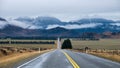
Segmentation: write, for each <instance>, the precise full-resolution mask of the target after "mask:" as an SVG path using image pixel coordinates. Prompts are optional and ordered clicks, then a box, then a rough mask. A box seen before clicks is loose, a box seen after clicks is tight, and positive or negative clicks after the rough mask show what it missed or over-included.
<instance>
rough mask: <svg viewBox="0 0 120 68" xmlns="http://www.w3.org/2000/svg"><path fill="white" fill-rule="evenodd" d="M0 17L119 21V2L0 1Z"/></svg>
mask: <svg viewBox="0 0 120 68" xmlns="http://www.w3.org/2000/svg"><path fill="white" fill-rule="evenodd" d="M0 16H2V17H19V16H30V17H31V16H53V17H57V18H59V19H61V20H63V21H69V20H76V19H79V18H83V17H89V16H91V17H105V18H111V19H120V0H0Z"/></svg>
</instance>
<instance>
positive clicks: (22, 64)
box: [17, 55, 41, 68]
mask: <svg viewBox="0 0 120 68" xmlns="http://www.w3.org/2000/svg"><path fill="white" fill-rule="evenodd" d="M40 57H41V55H40V56H38V57H36V58H34V59H32V60H30V61H28V62H26V63H24V64H22V65H20V66H18V67H17V68H20V67H22V66H24V65H26V64H28V63H30V62H32V61H34V60H36V59H38V58H40Z"/></svg>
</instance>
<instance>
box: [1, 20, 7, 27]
mask: <svg viewBox="0 0 120 68" xmlns="http://www.w3.org/2000/svg"><path fill="white" fill-rule="evenodd" d="M7 24H8V23H7V22H4V21H0V29H2V28H4V27H5V26H6V25H7Z"/></svg>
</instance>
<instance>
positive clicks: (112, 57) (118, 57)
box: [89, 52, 120, 63]
mask: <svg viewBox="0 0 120 68" xmlns="http://www.w3.org/2000/svg"><path fill="white" fill-rule="evenodd" d="M89 54H92V55H95V56H98V57H101V58H105V59H109V60H112V61H116V62H119V63H120V55H113V54H108V53H93V52H91V53H89Z"/></svg>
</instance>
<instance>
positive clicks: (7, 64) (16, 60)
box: [0, 50, 50, 68]
mask: <svg viewBox="0 0 120 68" xmlns="http://www.w3.org/2000/svg"><path fill="white" fill-rule="evenodd" d="M48 51H50V50H44V51H41V52H40V53H39V52H38V51H34V52H25V53H22V54H21V53H16V54H12V55H8V56H4V57H1V58H0V68H14V66H15V65H18V64H20V62H25V61H28V60H30V59H32V58H35V57H36V56H39V55H40V54H43V53H45V52H48Z"/></svg>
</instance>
